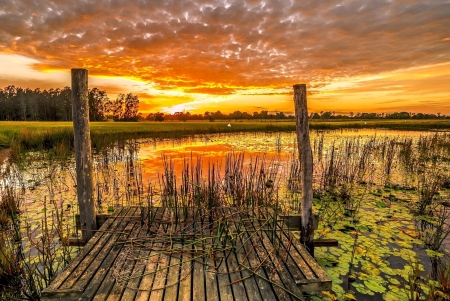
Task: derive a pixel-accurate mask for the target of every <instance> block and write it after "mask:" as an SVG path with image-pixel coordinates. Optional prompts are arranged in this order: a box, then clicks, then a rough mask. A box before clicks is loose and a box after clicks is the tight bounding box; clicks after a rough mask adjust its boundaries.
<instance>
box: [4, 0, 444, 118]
mask: <svg viewBox="0 0 450 301" xmlns="http://www.w3.org/2000/svg"><path fill="white" fill-rule="evenodd" d="M0 11H1V12H2V13H1V14H0V24H2V26H1V27H0V53H8V54H17V55H21V56H24V57H27V58H32V59H33V60H34V62H33V63H32V67H33V68H34V70H37V71H64V72H67V70H69V69H70V68H74V67H81V68H87V69H89V72H90V75H91V76H93V77H102V76H109V77H118V78H126V79H134V80H137V81H141V82H143V83H147V84H148V85H149V86H150V87H151V88H152V89H154V90H158V91H178V92H180V93H185V94H186V95H190V96H189V97H190V98H191V99H189V100H187V101H188V102H191V101H193V100H192V98H196V95H198V94H208V95H212V96H214V95H216V96H217V95H240V94H246V93H247V94H264V95H269V94H272V95H273V96H274V97H277V95H285V96H286V95H288V94H289V93H290V91H291V89H292V85H293V84H295V83H307V84H309V87H310V96H313V97H319V96H320V95H321V93H322V94H323V93H325V92H326V91H327V87H328V86H330V85H331V87H332V86H333V83H336V82H342V81H345V80H348V81H349V82H352V81H353V79H355V78H361V77H371V76H373V75H378V74H385V73H389V72H395V71H396V70H400V69H407V68H418V67H421V66H432V65H439V64H445V63H448V62H450V52H449V51H448V45H447V43H442V41H448V40H449V38H448V36H449V32H448V29H447V28H448V24H449V23H450V15H449V14H448V13H447V12H448V11H450V3H448V2H445V1H440V0H431V1H427V2H417V1H412V0H398V1H378V0H374V1H370V2H367V1H363V0H356V1H355V0H331V1H327V2H326V3H324V2H323V1H307V2H305V1H290V0H289V1H288V0H274V1H258V0H243V1H228V2H223V1H219V0H198V1H188V0H180V1H172V2H167V1H138V0H132V1H126V2H123V1H113V0H102V1H87V2H80V1H62V0H36V1H31V2H29V1H21V0H11V1H9V2H8V5H5V4H0ZM443 31H444V33H443ZM443 34H444V37H445V38H442V36H443ZM0 69H1V68H0ZM0 73H1V72H0ZM3 77H4V78H7V75H6V74H4V76H3ZM445 79H446V78H444V79H443V80H445ZM396 80H398V81H400V82H401V83H400V84H401V85H403V88H402V89H399V88H398V87H396V85H394V84H392V81H396ZM443 80H440V79H438V82H439V84H434V85H433V84H432V83H429V84H428V85H427V87H428V89H430V91H431V92H433V93H434V94H436V95H437V92H436V91H440V93H442V94H443V95H444V96H442V97H444V98H445V97H446V99H448V95H449V91H448V90H446V89H445V85H442V83H443ZM5 82H6V79H2V75H1V74H0V84H1V83H5ZM55 82H56V80H55ZM413 83H414V81H408V80H407V79H391V83H386V82H371V84H370V85H367V86H365V87H366V88H367V89H368V90H367V95H369V94H370V93H369V90H370V89H372V90H377V91H379V90H385V91H390V92H391V93H393V94H395V93H401V92H402V91H406V92H407V93H413V92H412V91H413V90H414V88H413V87H412V86H413ZM400 84H399V85H400ZM116 87H119V90H120V86H116ZM405 87H406V88H405ZM408 87H409V88H408ZM127 89H128V88H127ZM250 90H251V92H246V91H250ZM257 90H261V91H257ZM267 90H274V91H276V92H270V91H267ZM108 92H109V91H108ZM153 92H154V91H153ZM341 92H342V93H344V90H341ZM345 92H347V93H353V92H355V91H354V90H352V89H349V90H347V91H345ZM137 93H145V92H144V91H142V90H139V91H137ZM358 93H359V92H358ZM414 93H420V92H417V91H416V92H414ZM155 94H159V93H156V92H155ZM337 94H339V93H337ZM408 95H409V94H408ZM342 97H343V95H341V94H340V96H339V97H337V96H336V97H335V98H329V99H331V100H330V101H333V102H335V103H336V105H341V104H343V105H345V101H343V100H342V99H343V98H342ZM373 97H376V96H373V95H372V98H370V99H371V100H372V102H375V101H376V99H375V98H373ZM436 97H437V96H436ZM442 97H441V98H440V99H444V98H442ZM175 99H177V98H174V99H171V100H167V99H161V100H157V102H155V103H154V104H155V107H154V108H155V109H156V108H158V106H159V108H162V107H168V106H170V105H175V104H176V100H175ZM264 99H265V98H264ZM318 99H325V98H323V95H322V96H320V97H319V98H318ZM171 101H174V102H173V103H172V102H171ZM165 102H169V103H165ZM372 102H367V104H370V103H372ZM241 104H242V103H241ZM204 105H205V104H204ZM151 106H152V105H151V103H150V102H148V106H147V108H148V109H150V107H151ZM289 110H292V108H290V109H289Z"/></svg>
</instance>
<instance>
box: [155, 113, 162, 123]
mask: <svg viewBox="0 0 450 301" xmlns="http://www.w3.org/2000/svg"><path fill="white" fill-rule="evenodd" d="M155 121H159V122H161V121H164V113H160V112H158V113H155Z"/></svg>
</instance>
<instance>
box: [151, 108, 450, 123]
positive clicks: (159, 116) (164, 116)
mask: <svg viewBox="0 0 450 301" xmlns="http://www.w3.org/2000/svg"><path fill="white" fill-rule="evenodd" d="M309 117H310V119H313V120H330V119H348V120H352V119H353V120H356V119H444V118H445V119H448V118H450V116H446V115H441V113H437V114H426V113H411V112H394V113H356V114H355V113H353V112H350V114H349V115H342V114H336V113H335V112H333V111H328V112H324V111H322V112H320V113H311V114H310V116H309ZM294 118H295V116H294V115H287V114H285V113H283V112H275V113H269V111H264V110H263V111H261V112H254V113H253V114H249V113H247V112H241V111H234V112H233V113H230V114H224V113H222V112H220V111H217V112H208V111H207V112H205V113H204V114H191V113H190V112H176V113H173V114H168V113H162V112H156V113H150V114H148V115H147V116H146V117H145V118H144V120H147V121H188V120H209V121H215V120H255V119H269V120H270V119H272V120H293V119H294Z"/></svg>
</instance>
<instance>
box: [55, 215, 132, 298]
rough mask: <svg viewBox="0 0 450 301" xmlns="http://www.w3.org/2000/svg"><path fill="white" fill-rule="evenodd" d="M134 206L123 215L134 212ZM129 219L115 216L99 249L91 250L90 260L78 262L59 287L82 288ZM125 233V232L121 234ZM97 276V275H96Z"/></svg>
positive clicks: (105, 267) (96, 269)
mask: <svg viewBox="0 0 450 301" xmlns="http://www.w3.org/2000/svg"><path fill="white" fill-rule="evenodd" d="M134 210H135V209H134V208H130V209H129V210H128V211H125V210H124V211H122V212H123V215H124V216H128V215H132V214H133V213H134ZM128 223H129V221H128V220H127V219H126V218H123V217H122V218H117V223H116V222H115V223H114V224H113V225H112V226H111V228H110V229H108V235H105V236H104V237H103V238H104V241H103V242H102V243H99V244H98V245H97V246H98V247H99V250H95V252H94V250H92V252H91V254H90V255H89V257H90V260H89V261H88V260H85V261H83V262H82V264H80V265H79V266H78V268H77V270H76V271H74V273H72V275H71V276H70V281H66V282H65V283H64V285H62V286H61V288H64V287H68V288H69V287H73V288H74V289H79V290H84V289H85V288H86V287H87V285H88V284H89V282H90V281H91V279H92V277H93V276H94V274H95V273H97V272H98V270H99V267H100V265H102V263H103V260H104V259H105V258H106V257H107V255H108V254H109V252H110V250H111V249H112V248H113V247H114V244H115V243H116V241H117V240H118V239H119V237H120V236H121V235H122V234H120V233H121V232H122V231H123V228H125V226H126V225H128ZM123 235H125V234H123ZM108 268H109V266H104V267H103V269H108ZM97 277H98V276H97Z"/></svg>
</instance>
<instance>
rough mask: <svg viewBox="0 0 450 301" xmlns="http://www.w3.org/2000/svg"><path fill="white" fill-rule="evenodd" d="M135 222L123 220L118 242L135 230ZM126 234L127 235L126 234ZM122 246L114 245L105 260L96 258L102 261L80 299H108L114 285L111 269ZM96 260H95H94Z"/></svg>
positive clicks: (130, 211)
mask: <svg viewBox="0 0 450 301" xmlns="http://www.w3.org/2000/svg"><path fill="white" fill-rule="evenodd" d="M135 211H136V208H135V207H134V208H132V209H131V210H129V211H128V212H127V214H126V217H131V216H133V214H134V212H135ZM135 224H136V222H134V221H128V219H126V218H124V222H123V224H122V226H123V230H122V231H121V232H122V234H120V235H119V237H118V241H123V240H125V239H127V238H128V237H129V235H130V234H131V231H132V230H133V229H135V227H134V226H135ZM127 232H128V234H126V233H127ZM122 247H123V245H122V244H116V245H114V246H113V248H112V249H111V251H110V252H108V254H107V256H106V257H105V258H98V260H102V263H101V265H100V267H99V268H98V269H97V271H95V275H94V276H93V281H91V282H90V283H89V285H88V287H87V288H86V290H85V291H84V293H83V295H82V297H83V298H85V300H95V301H100V300H106V298H107V297H108V295H109V293H110V291H111V288H112V286H113V285H114V283H115V279H114V277H113V270H112V269H111V268H112V266H113V264H114V262H115V261H116V258H117V255H118V254H119V252H120V251H121V250H122ZM96 259H97V258H96Z"/></svg>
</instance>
